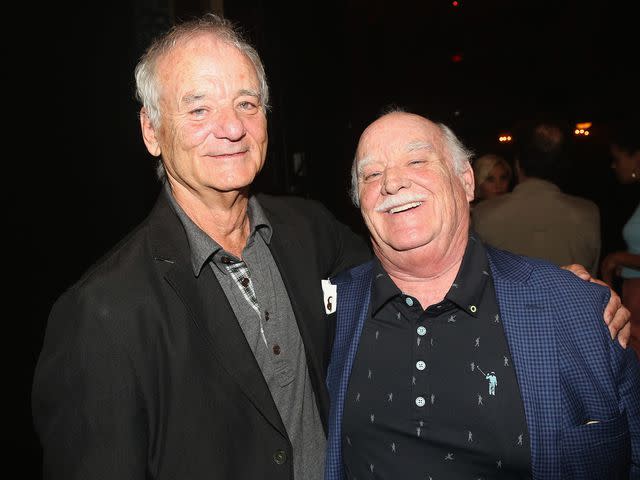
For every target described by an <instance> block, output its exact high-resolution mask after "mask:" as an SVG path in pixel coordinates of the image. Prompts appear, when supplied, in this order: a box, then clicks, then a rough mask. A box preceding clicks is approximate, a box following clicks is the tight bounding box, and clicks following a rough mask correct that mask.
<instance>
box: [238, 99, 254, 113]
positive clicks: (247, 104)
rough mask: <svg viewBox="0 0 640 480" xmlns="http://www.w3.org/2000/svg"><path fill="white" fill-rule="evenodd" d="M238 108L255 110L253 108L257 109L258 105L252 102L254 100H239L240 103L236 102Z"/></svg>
mask: <svg viewBox="0 0 640 480" xmlns="http://www.w3.org/2000/svg"><path fill="white" fill-rule="evenodd" d="M238 108H239V109H240V110H247V111H251V110H255V109H257V108H258V105H257V104H256V103H254V102H248V101H245V102H240V103H239V104H238Z"/></svg>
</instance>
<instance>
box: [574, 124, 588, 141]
mask: <svg viewBox="0 0 640 480" xmlns="http://www.w3.org/2000/svg"><path fill="white" fill-rule="evenodd" d="M591 125H592V123H591V122H580V123H576V129H575V130H574V131H573V133H574V135H575V136H576V137H588V136H589V135H590V134H591V133H590V132H589V128H591Z"/></svg>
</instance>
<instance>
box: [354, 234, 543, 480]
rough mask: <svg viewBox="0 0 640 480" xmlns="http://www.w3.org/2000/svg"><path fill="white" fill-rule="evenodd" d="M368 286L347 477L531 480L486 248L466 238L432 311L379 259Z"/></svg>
mask: <svg viewBox="0 0 640 480" xmlns="http://www.w3.org/2000/svg"><path fill="white" fill-rule="evenodd" d="M372 288H373V290H372V295H371V305H370V311H369V317H368V318H367V320H366V321H365V324H364V328H363V331H362V337H361V339H360V345H359V347H358V352H357V354H356V358H355V362H354V365H353V370H352V372H351V377H350V381H349V387H348V392H347V397H346V399H345V408H344V418H343V425H342V427H343V436H342V446H343V458H344V463H345V470H346V472H347V477H348V478H349V479H354V480H355V479H358V480H363V479H369V478H402V479H403V480H410V479H416V480H417V479H420V480H441V479H447V480H455V479H465V480H477V479H486V480H488V479H522V478H530V475H531V453H530V446H529V435H528V431H527V425H526V420H525V416H524V406H523V403H522V399H521V396H520V390H519V388H518V383H517V380H516V373H515V370H514V367H513V362H512V360H511V354H510V352H509V346H508V345H507V341H506V337H505V334H504V329H503V327H502V322H501V320H500V312H499V309H498V304H497V300H496V294H495V290H494V286H493V281H492V278H491V274H490V270H489V265H488V260H487V254H486V250H485V248H484V246H483V245H482V243H481V242H480V241H479V240H476V238H475V236H474V235H473V234H471V235H470V236H469V242H468V245H467V248H466V251H465V254H464V258H463V261H462V265H461V267H460V271H459V272H458V275H457V276H456V280H455V282H454V284H453V285H452V287H451V289H450V290H449V292H448V293H447V295H446V297H445V299H444V300H443V301H442V302H440V303H438V304H436V305H429V306H427V308H426V309H423V307H422V306H421V305H420V304H419V302H418V301H417V300H416V299H415V298H413V297H411V296H407V295H405V294H403V293H402V292H401V291H400V290H399V289H398V287H397V286H396V285H395V284H394V283H393V281H392V280H391V278H390V277H389V275H388V274H387V273H386V272H385V271H384V270H383V268H382V266H381V265H380V263H379V262H377V261H376V265H375V266H374V284H373V287H372ZM540 375H544V372H540Z"/></svg>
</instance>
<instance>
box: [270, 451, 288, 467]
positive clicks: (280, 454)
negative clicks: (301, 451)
mask: <svg viewBox="0 0 640 480" xmlns="http://www.w3.org/2000/svg"><path fill="white" fill-rule="evenodd" d="M273 461H274V462H276V463H277V464H278V465H282V464H283V463H284V462H286V461H287V452H285V451H284V450H276V452H275V453H274V454H273Z"/></svg>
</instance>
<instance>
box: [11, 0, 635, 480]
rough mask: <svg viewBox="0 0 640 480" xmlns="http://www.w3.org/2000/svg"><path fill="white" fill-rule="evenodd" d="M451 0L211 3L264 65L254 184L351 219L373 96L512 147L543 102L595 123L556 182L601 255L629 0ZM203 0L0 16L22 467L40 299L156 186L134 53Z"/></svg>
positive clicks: (544, 109)
mask: <svg viewBox="0 0 640 480" xmlns="http://www.w3.org/2000/svg"><path fill="white" fill-rule="evenodd" d="M459 1H460V6H459V7H453V6H452V4H451V2H448V1H413V2H411V1H407V0H393V1H390V0H387V1H385V0H368V1H367V0H346V1H325V2H301V1H299V2H291V3H286V2H275V1H266V0H264V1H260V0H226V1H224V2H221V1H220V2H212V5H214V7H216V8H218V9H219V8H223V10H224V13H225V15H226V16H227V17H229V18H231V19H233V20H236V21H238V22H239V23H240V24H241V25H242V26H243V27H244V30H245V32H246V34H247V36H248V37H249V38H250V39H251V40H252V41H253V43H254V44H255V45H256V46H257V48H258V51H259V52H260V54H261V55H262V57H263V61H264V63H265V66H266V70H267V76H268V79H269V83H270V87H271V93H272V101H271V103H272V110H271V112H270V114H269V135H270V143H269V154H268V160H267V166H266V167H265V169H264V171H263V172H262V173H261V175H260V177H259V179H258V181H257V184H256V189H259V190H263V191H267V192H270V193H280V194H297V195H302V196H307V197H311V198H315V199H318V200H320V201H322V202H323V203H325V204H326V205H327V206H328V207H329V208H330V209H331V210H332V211H333V212H334V213H335V214H336V215H337V216H338V217H339V218H340V219H341V220H343V221H345V222H346V223H348V224H350V225H351V226H352V227H353V228H354V229H355V230H357V231H360V232H364V229H363V227H362V223H361V221H360V217H359V213H358V211H357V210H356V209H355V208H354V207H352V206H351V205H350V204H349V201H348V198H347V193H346V191H347V187H348V172H349V168H350V164H351V158H352V155H353V153H354V150H355V145H356V142H357V139H358V136H359V134H360V133H361V131H362V129H363V128H364V126H365V125H366V124H367V123H368V122H370V121H371V120H372V119H373V118H374V116H375V115H376V114H377V113H378V112H379V111H380V109H381V108H382V107H383V106H385V105H387V104H390V103H395V104H398V105H401V106H404V107H406V108H407V109H409V110H412V111H415V112H417V113H421V114H424V115H427V116H428V117H430V118H432V119H434V120H438V121H443V122H445V123H447V124H448V125H449V126H451V127H452V128H453V130H454V131H455V132H456V133H457V134H458V135H459V136H460V137H461V139H462V140H463V141H464V142H465V144H467V145H468V146H469V147H471V148H472V149H473V150H474V151H475V152H476V153H477V154H478V155H480V154H482V153H487V152H497V153H502V154H504V155H506V156H507V157H508V158H509V159H510V158H511V155H512V147H511V146H509V145H501V144H499V143H498V142H497V137H498V134H499V133H501V132H503V131H510V132H517V131H518V127H519V125H521V124H522V123H523V122H525V121H526V120H528V119H531V118H534V117H538V116H541V115H544V116H547V117H552V118H554V119H556V120H557V121H559V122H561V123H562V124H563V125H564V126H565V127H566V129H567V132H568V134H570V135H571V132H572V131H573V126H574V125H575V123H576V122H580V121H591V122H593V123H594V126H593V128H592V135H591V136H590V137H588V138H582V139H579V140H578V139H575V140H574V139H573V138H572V140H571V141H572V142H573V143H574V145H573V146H574V156H573V161H572V164H571V166H570V168H569V170H568V174H567V176H566V179H565V181H564V183H563V185H562V187H563V188H564V189H565V190H566V191H568V192H569V193H573V194H578V195H582V196H585V197H588V198H591V199H592V200H594V201H596V202H597V203H598V205H599V206H600V208H601V213H602V225H603V227H602V228H603V253H606V252H607V251H611V250H614V249H618V248H622V247H623V243H622V239H621V237H620V229H621V227H622V224H623V223H624V221H625V220H626V219H627V218H628V216H629V215H630V214H631V210H632V209H633V207H634V206H635V205H636V204H637V200H638V198H640V195H638V189H637V188H625V187H622V186H620V185H618V184H617V183H616V182H615V181H614V178H613V175H612V172H611V170H610V168H609V165H610V158H609V156H608V151H607V148H606V135H605V134H606V131H607V128H608V126H609V125H610V123H611V122H613V121H617V120H619V119H620V118H622V117H631V118H632V120H630V121H634V122H636V123H638V120H637V118H633V117H632V115H636V114H637V113H638V111H639V108H638V107H640V101H639V99H640V97H639V92H638V77H637V73H635V70H636V69H637V67H638V53H637V47H638V43H637V22H635V23H634V22H633V19H634V18H637V17H635V16H634V15H633V14H632V10H630V7H631V3H630V2H626V3H625V2H604V1H595V2H581V1H562V0H558V1H554V2H545V1H516V0H509V1H507V0H482V1H478V0H475V1H464V0H459ZM14 3H15V2H14ZM54 3H55V2H54ZM87 3H90V2H87ZM208 9H209V8H208V6H207V2H204V1H197V0H194V1H179V0H175V1H170V0H165V1H161V0H138V1H131V2H122V4H119V3H114V2H105V3H104V4H102V5H95V4H92V5H90V6H87V5H80V4H72V3H64V4H61V5H55V4H51V3H50V4H49V5H48V6H46V7H41V6H38V7H34V6H22V7H18V8H16V10H19V11H16V12H13V11H10V12H7V13H6V19H5V23H6V24H7V25H9V24H12V23H15V26H16V27H17V28H18V31H19V32H20V33H18V34H13V35H12V38H11V39H10V41H6V42H5V45H6V46H8V47H9V48H8V53H7V55H6V56H5V57H4V62H3V63H4V67H5V68H4V69H3V70H4V72H5V73H4V77H5V84H6V85H7V87H6V88H7V90H6V97H7V98H6V99H5V109H4V113H5V116H6V118H5V122H6V121H8V122H9V123H10V124H11V128H10V129H9V132H8V135H7V137H6V138H5V142H6V145H7V148H6V150H5V158H4V165H5V170H4V172H5V175H7V177H6V178H5V185H6V187H8V188H6V190H5V192H7V194H8V197H7V198H8V200H9V202H8V208H7V211H8V212H9V232H10V236H9V238H10V241H11V242H12V243H14V245H12V246H11V248H10V249H9V250H8V251H7V257H9V265H10V271H11V275H9V276H7V277H8V280H9V283H10V285H11V287H10V290H9V300H10V301H9V309H8V311H9V312H10V313H9V314H8V315H7V316H6V318H8V319H9V322H8V324H10V325H12V326H16V327H18V331H17V332H15V333H14V332H13V331H12V329H9V331H8V335H7V336H6V337H5V338H6V340H5V341H6V342H7V344H8V345H11V346H10V347H9V348H8V349H6V351H10V352H11V357H10V361H11V363H10V364H9V365H10V369H9V370H10V371H11V372H14V371H16V372H17V379H15V384H16V385H18V394H17V395H16V396H15V397H14V396H13V395H12V397H14V398H17V400H18V407H17V409H18V417H17V418H18V422H17V425H18V430H17V434H16V436H15V438H16V439H17V441H16V442H15V443H16V445H17V449H18V452H19V453H21V454H22V456H21V457H20V458H26V461H24V462H23V461H21V462H20V464H21V465H24V469H23V470H22V471H21V476H22V477H23V478H39V476H40V473H39V472H40V450H39V445H38V443H37V440H36V438H35V435H34V433H33V430H32V427H31V418H30V405H29V403H30V387H31V379H32V375H33V368H34V366H35V362H36V360H37V355H38V353H39V350H40V347H41V344H42V336H43V334H44V328H45V325H46V318H47V314H48V311H49V309H50V307H51V304H52V302H53V301H54V300H55V298H56V297H57V296H59V295H60V294H61V293H62V291H63V290H64V289H65V288H67V287H68V286H69V285H70V284H71V283H72V282H73V281H75V280H76V279H77V278H78V276H79V275H80V274H81V273H82V272H83V271H84V270H85V269H86V268H87V267H89V266H90V265H91V263H93V262H94V261H95V260H96V259H97V258H98V257H99V256H100V255H101V254H102V253H104V252H105V251H106V250H107V249H108V248H109V247H110V246H111V245H113V244H114V243H115V242H116V241H117V240H118V239H120V238H121V237H122V236H123V235H124V234H125V233H126V232H127V231H128V230H130V229H131V228H132V227H133V226H135V225H136V224H137V223H138V222H139V221H140V220H142V219H143V218H144V216H145V215H146V213H147V212H148V210H149V209H150V208H151V206H152V204H153V202H154V200H155V196H156V194H157V192H158V190H159V185H158V183H157V181H156V180H155V174H154V161H153V159H152V157H151V156H150V155H149V154H148V153H147V152H146V150H145V148H144V145H143V143H142V141H141V138H140V133H139V126H138V120H137V110H138V108H139V107H138V105H137V103H136V102H135V99H134V86H133V69H134V66H135V63H136V62H137V59H138V57H139V56H140V54H141V53H142V52H143V50H144V48H145V47H146V45H147V44H148V42H149V40H150V39H151V38H152V37H153V36H154V35H155V34H156V33H158V32H160V31H162V30H164V29H165V28H167V27H168V26H169V25H170V24H171V23H172V22H173V21H174V19H179V18H188V17H190V16H192V15H194V14H198V13H202V12H204V11H207V10H208ZM455 55H458V56H459V57H458V58H461V60H460V61H454V56H455ZM9 147H11V148H9ZM9 152H12V153H9ZM13 338H15V339H16V340H15V341H14V340H13ZM13 365H17V368H13ZM9 378H11V377H9ZM11 380H12V385H13V379H11Z"/></svg>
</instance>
